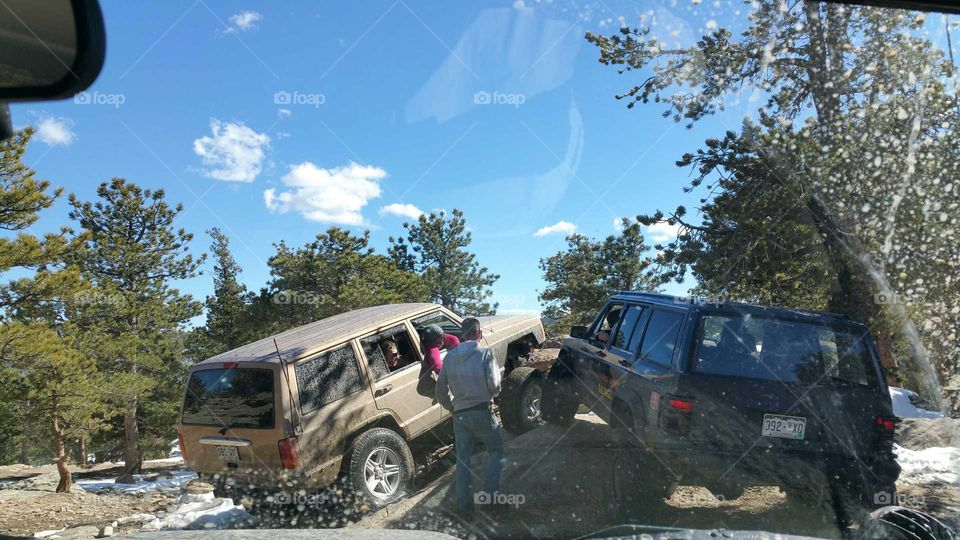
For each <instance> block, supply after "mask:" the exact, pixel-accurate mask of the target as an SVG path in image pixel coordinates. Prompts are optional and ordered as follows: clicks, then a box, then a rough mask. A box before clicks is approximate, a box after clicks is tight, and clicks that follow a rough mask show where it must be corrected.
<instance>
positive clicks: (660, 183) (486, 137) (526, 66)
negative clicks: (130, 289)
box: [12, 0, 742, 313]
mask: <svg viewBox="0 0 960 540" xmlns="http://www.w3.org/2000/svg"><path fill="white" fill-rule="evenodd" d="M737 5H739V4H737ZM103 10H104V16H105V20H106V28H107V35H108V51H107V59H106V65H105V68H104V71H103V73H102V74H101V76H100V78H99V80H98V81H97V82H96V83H95V84H94V86H93V87H91V88H90V89H89V90H88V92H87V93H86V94H84V95H82V96H81V97H80V98H78V99H76V100H73V101H65V102H48V103H40V104H36V103H34V104H21V105H14V106H13V107H12V112H13V116H14V123H15V124H16V125H17V126H23V125H26V124H33V125H34V126H36V127H38V128H39V130H40V133H39V135H38V137H36V138H35V139H34V142H33V143H32V145H31V147H30V149H29V151H28V154H27V162H28V164H30V165H31V166H33V167H34V168H35V169H36V170H37V171H38V173H39V175H40V176H41V177H44V178H47V179H49V180H51V181H52V182H53V184H54V185H58V186H63V187H64V188H65V191H66V192H68V193H76V194H77V195H78V196H79V197H81V198H82V199H92V198H93V197H94V196H95V190H96V186H97V185H98V184H99V183H100V182H103V181H107V180H109V179H110V178H112V177H122V178H126V179H128V180H130V181H133V182H136V183H138V184H140V185H142V186H145V187H149V188H154V189H158V188H162V189H164V190H165V191H166V193H167V197H168V199H169V200H170V201H175V202H182V203H183V204H184V206H185V208H186V211H185V212H184V213H183V215H182V216H181V217H180V219H179V222H178V226H180V227H183V228H185V229H187V230H188V231H191V232H193V233H194V234H195V240H194V244H193V250H194V252H201V251H205V250H206V249H207V247H208V245H209V237H208V236H207V235H206V234H205V232H204V231H206V230H208V229H209V228H211V227H220V228H221V229H222V230H223V231H224V232H225V233H226V234H227V235H228V236H229V237H230V239H231V242H232V247H233V252H234V255H235V257H236V259H237V261H238V262H239V263H240V265H241V266H242V267H243V268H244V273H243V279H244V281H245V283H246V284H247V286H248V287H249V288H250V289H252V290H257V289H259V288H260V287H261V286H263V285H264V284H265V283H266V281H267V279H268V271H267V266H266V259H267V258H268V257H269V256H270V255H271V254H272V253H273V252H274V250H273V247H272V244H273V243H275V242H278V241H280V240H284V241H286V242H287V243H288V244H290V245H302V244H304V243H306V242H307V241H309V240H310V239H312V238H313V237H314V236H315V235H316V234H317V233H319V232H322V231H324V230H326V229H327V228H328V227H330V226H332V225H338V226H342V227H347V228H350V229H351V230H354V231H355V232H360V231H362V230H363V229H370V230H371V235H372V242H373V245H374V246H375V247H376V248H377V249H379V250H381V251H385V250H386V247H387V244H388V242H387V238H388V237H389V236H390V235H397V234H399V233H400V232H402V228H401V223H402V222H403V220H404V219H410V217H403V216H402V215H403V214H406V215H409V216H411V217H412V216H414V215H416V212H417V211H420V210H422V211H426V212H430V211H431V210H434V209H441V208H443V209H448V210H449V209H452V208H460V209H462V210H463V211H464V212H465V214H466V219H467V223H468V225H469V226H470V228H471V230H472V232H473V238H474V242H473V245H472V246H471V247H472V250H473V251H474V252H475V253H476V254H477V256H478V260H479V261H480V262H481V263H482V264H484V265H486V266H488V267H489V268H490V270H491V271H493V272H496V273H498V274H500V275H501V276H502V277H501V279H500V281H498V282H497V284H496V285H495V287H494V291H495V293H496V294H495V300H498V301H499V302H500V304H501V313H525V312H536V311H537V310H538V309H539V303H538V301H537V291H538V290H541V289H542V288H543V282H542V280H541V274H540V271H539V268H538V266H537V263H538V260H539V259H540V258H543V257H546V256H549V255H552V254H553V253H555V252H556V251H557V250H559V249H561V248H562V247H563V246H564V235H565V233H568V232H570V231H571V230H573V228H574V227H575V230H576V231H577V232H580V233H583V234H586V235H589V236H606V235H608V234H611V233H612V232H613V231H614V228H613V222H614V220H615V218H617V217H619V216H634V215H636V214H638V213H646V212H652V211H653V210H655V209H657V208H663V209H673V208H674V207H675V206H676V205H677V204H685V205H687V206H688V207H692V206H694V205H695V203H696V194H694V195H685V194H683V193H682V191H681V188H682V187H683V186H684V185H685V183H686V181H687V179H688V175H689V171H688V170H682V169H678V168H677V167H676V166H675V164H674V163H675V161H676V160H677V159H678V158H679V157H680V155H681V154H682V153H683V152H685V151H691V150H694V149H695V148H697V146H698V145H699V144H700V143H701V142H702V141H703V140H704V139H705V138H707V137H709V136H713V135H717V134H719V133H722V130H723V129H725V128H726V127H728V126H734V125H735V123H736V122H737V120H736V119H737V118H739V117H740V116H742V113H741V112H737V111H733V112H731V113H728V114H725V115H724V116H723V117H720V118H714V119H709V120H707V121H704V122H703V123H701V124H699V125H697V126H696V127H695V128H694V129H692V130H688V129H686V128H685V127H684V126H682V125H677V124H674V123H673V122H672V121H671V120H667V119H664V118H662V117H661V114H660V113H661V112H662V110H663V109H662V108H661V107H660V106H657V105H653V104H651V105H647V106H639V107H636V108H635V109H633V110H627V109H626V108H625V107H624V103H623V102H620V101H617V100H615V99H614V98H613V96H614V94H616V93H618V92H622V91H623V90H624V89H626V88H628V87H629V85H631V84H632V83H635V82H637V81H638V80H640V77H641V75H642V74H641V73H634V74H628V75H624V76H620V75H618V74H617V73H616V70H615V69H613V68H611V67H606V66H602V65H600V64H599V63H598V62H597V56H598V55H597V51H596V49H595V48H594V47H593V46H591V45H590V44H589V43H587V42H586V41H585V40H584V39H583V35H584V33H585V32H586V31H603V32H608V33H609V32H613V31H615V29H616V28H617V27H618V26H619V23H618V22H617V18H618V17H623V18H624V20H627V21H628V22H630V23H631V24H637V23H638V22H639V20H640V19H639V18H640V17H644V21H645V22H647V23H652V24H654V26H655V28H656V29H657V31H658V32H661V33H662V35H663V36H664V39H666V40H668V41H670V40H673V41H676V42H685V44H690V43H691V42H692V41H693V40H694V39H695V38H696V36H698V35H700V33H702V32H703V30H704V26H705V25H711V24H714V23H712V22H710V21H711V19H710V13H709V10H719V7H718V4H716V5H711V6H709V7H704V6H700V5H699V2H694V3H691V4H682V8H681V7H676V3H666V4H660V3H649V4H647V5H634V4H631V3H627V2H597V3H585V4H584V3H574V2H569V3H568V2H562V1H560V0H557V1H554V2H544V3H538V2H527V3H526V4H523V3H522V2H513V1H512V0H511V1H508V2H502V3H497V2H489V3H483V4H480V3H460V2H458V3H444V4H443V9H437V8H436V6H435V5H430V4H426V3H419V2H413V1H406V0H396V1H394V0H387V1H370V2H362V3H360V2H339V3H324V4H322V5H313V4H312V3H301V2H283V3H273V2H257V1H249V2H231V3H225V2H224V3H218V2H214V1H212V0H205V1H196V2H193V1H189V0H188V1H183V2H173V1H171V2H159V1H157V2H126V1H120V0H113V1H107V2H104V5H103ZM705 10H706V11H705ZM728 13H729V11H728ZM64 199H65V198H64ZM66 221H67V205H66V202H65V200H61V201H60V202H58V203H57V205H56V206H55V207H54V208H53V209H51V210H48V211H45V212H44V213H43V214H42V216H41V220H40V222H39V223H38V224H37V226H35V227H34V228H33V231H34V232H43V231H46V230H53V229H55V228H57V227H59V226H60V225H62V224H64V223H65V222H66ZM669 233H670V232H669V231H667V230H655V231H648V233H647V236H648V239H650V238H659V239H663V238H665V237H667V236H668V235H669ZM651 243H652V242H651ZM209 268H210V265H208V268H207V269H209ZM178 285H179V287H180V288H181V289H182V290H184V291H186V292H189V293H191V294H194V295H195V296H197V297H198V298H202V297H204V296H205V295H206V294H209V293H210V291H211V289H212V283H211V278H210V276H209V273H206V274H205V275H203V276H200V277H198V278H196V279H193V280H190V281H188V282H184V283H180V284H178ZM686 288H687V287H686V286H685V285H672V286H670V287H669V288H668V290H669V291H670V292H675V293H682V292H684V291H685V290H686Z"/></svg>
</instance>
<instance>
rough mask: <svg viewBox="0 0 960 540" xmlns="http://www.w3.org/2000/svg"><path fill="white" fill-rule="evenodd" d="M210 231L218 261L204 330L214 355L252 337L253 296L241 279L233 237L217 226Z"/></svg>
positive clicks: (212, 247)
mask: <svg viewBox="0 0 960 540" xmlns="http://www.w3.org/2000/svg"><path fill="white" fill-rule="evenodd" d="M208 234H210V237H211V238H213V243H212V244H211V246H210V251H211V253H212V254H213V258H214V261H215V263H214V267H213V296H208V297H207V300H206V308H207V323H206V325H205V326H204V333H205V334H206V337H207V338H208V339H209V341H210V342H211V345H212V347H213V349H212V350H210V351H208V356H213V355H215V354H218V353H221V352H223V351H228V350H230V349H234V348H236V347H239V346H240V345H243V344H244V343H246V342H247V341H249V334H250V328H249V320H248V319H249V310H248V305H249V303H250V302H251V300H252V298H251V294H250V293H249V292H248V291H247V288H246V287H245V286H244V285H243V283H241V282H240V279H239V278H240V273H241V272H242V269H241V268H240V265H238V264H237V262H236V260H234V258H233V255H232V254H231V253H230V240H229V239H228V238H227V237H226V236H225V235H224V234H223V233H222V232H220V229H217V228H214V229H211V230H210V231H209V232H208Z"/></svg>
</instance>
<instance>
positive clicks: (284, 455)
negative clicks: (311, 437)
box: [278, 437, 300, 469]
mask: <svg viewBox="0 0 960 540" xmlns="http://www.w3.org/2000/svg"><path fill="white" fill-rule="evenodd" d="M278 445H279V447H280V463H281V464H282V465H283V468H284V469H296V468H297V467H299V466H300V444H299V443H298V442H297V438H296V437H290V438H289V439H282V440H281V441H280V442H279V443H278Z"/></svg>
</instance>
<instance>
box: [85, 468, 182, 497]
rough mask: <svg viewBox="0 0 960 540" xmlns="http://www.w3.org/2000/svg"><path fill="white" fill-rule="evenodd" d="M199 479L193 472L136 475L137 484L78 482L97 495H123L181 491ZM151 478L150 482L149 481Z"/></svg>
mask: <svg viewBox="0 0 960 540" xmlns="http://www.w3.org/2000/svg"><path fill="white" fill-rule="evenodd" d="M196 477H197V473H195V472H193V471H172V472H171V473H170V474H169V475H159V476H157V475H149V474H136V475H134V479H135V480H136V483H135V484H118V483H116V478H105V479H95V480H78V481H77V482H76V483H77V484H78V485H79V486H80V487H82V488H83V489H85V490H87V491H89V492H92V493H97V492H99V491H119V492H122V493H129V494H133V493H146V492H149V491H167V490H179V489H180V488H181V487H182V486H183V485H184V484H186V483H187V482H189V481H190V480H193V479H194V478H196ZM147 478H149V480H148V479H147Z"/></svg>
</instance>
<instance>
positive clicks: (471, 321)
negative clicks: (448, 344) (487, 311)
mask: <svg viewBox="0 0 960 540" xmlns="http://www.w3.org/2000/svg"><path fill="white" fill-rule="evenodd" d="M479 330H480V321H478V320H477V319H475V318H473V317H467V318H466V319H464V320H463V322H462V323H461V324H460V337H461V338H463V339H465V340H470V339H476V337H477V332H478V331H479Z"/></svg>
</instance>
